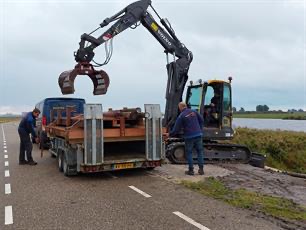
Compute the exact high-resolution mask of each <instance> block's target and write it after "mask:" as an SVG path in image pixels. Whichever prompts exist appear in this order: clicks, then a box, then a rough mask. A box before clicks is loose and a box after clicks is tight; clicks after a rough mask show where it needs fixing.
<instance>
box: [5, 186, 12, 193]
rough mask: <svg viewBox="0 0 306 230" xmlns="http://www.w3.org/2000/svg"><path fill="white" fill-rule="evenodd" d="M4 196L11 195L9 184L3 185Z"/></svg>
mask: <svg viewBox="0 0 306 230" xmlns="http://www.w3.org/2000/svg"><path fill="white" fill-rule="evenodd" d="M5 194H11V184H5Z"/></svg>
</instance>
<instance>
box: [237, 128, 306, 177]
mask: <svg viewBox="0 0 306 230" xmlns="http://www.w3.org/2000/svg"><path fill="white" fill-rule="evenodd" d="M235 131H236V134H235V137H234V139H233V140H232V141H231V142H233V143H237V144H242V145H246V146H248V147H249V148H250V149H251V150H252V152H258V153H262V154H265V155H267V160H266V165H268V166H271V167H274V168H278V169H281V170H286V171H292V172H297V173H306V133H304V132H292V131H272V130H258V129H248V128H237V129H236V130H235Z"/></svg>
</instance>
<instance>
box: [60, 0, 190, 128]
mask: <svg viewBox="0 0 306 230" xmlns="http://www.w3.org/2000/svg"><path fill="white" fill-rule="evenodd" d="M149 6H150V7H151V8H152V9H153V11H154V12H155V13H156V14H157V12H156V11H155V9H154V8H153V7H152V5H151V0H141V1H137V2H134V3H132V4H130V5H128V6H127V7H125V8H124V9H123V10H121V11H119V12H118V13H116V14H115V15H113V16H112V17H110V18H106V19H104V20H103V22H102V23H101V24H100V27H99V28H103V27H105V26H108V25H109V24H110V23H112V22H114V24H113V25H112V26H111V27H110V28H109V29H107V30H106V31H105V32H104V33H103V34H102V35H100V36H99V37H97V38H96V37H94V36H92V35H91V34H83V35H82V36H81V41H80V43H79V49H78V51H77V52H75V54H74V56H75V60H76V62H77V63H78V64H77V65H76V66H75V68H74V69H73V70H70V71H65V72H63V73H62V74H61V75H60V77H59V85H60V88H61V91H62V93H63V94H71V93H74V80H75V78H76V76H77V75H88V76H89V77H90V78H91V79H92V81H93V84H94V92H93V93H94V95H101V94H105V93H106V92H107V87H108V85H109V77H108V75H107V73H106V72H104V71H103V70H95V69H94V66H93V65H92V64H91V62H94V60H93V58H94V56H95V53H94V49H95V48H96V47H98V46H100V45H102V44H103V43H107V42H108V41H109V40H111V39H112V38H114V37H115V36H116V35H118V34H119V33H121V32H123V31H124V30H126V29H128V28H135V27H137V26H138V24H139V23H141V24H142V25H143V26H144V27H145V28H146V29H147V30H148V31H149V32H150V33H151V34H152V35H153V36H154V37H155V38H156V40H157V41H158V42H159V43H160V44H161V45H162V46H163V47H164V49H165V53H166V55H167V62H168V63H167V66H166V67H167V73H168V81H167V89H166V108H165V115H164V124H163V125H164V127H168V128H169V127H171V126H172V125H173V124H174V122H175V119H176V117H177V114H178V109H177V105H178V103H179V102H180V101H181V100H182V95H183V91H184V88H185V84H186V81H187V79H188V70H189V66H190V63H191V62H192V53H191V52H190V51H189V50H188V49H187V48H186V47H185V46H184V44H182V43H181V42H180V41H179V39H178V38H177V37H176V35H175V32H174V30H173V29H172V28H171V25H170V24H169V23H168V21H167V20H165V19H161V18H160V17H159V15H158V14H157V16H158V17H159V18H160V22H161V24H162V25H163V26H164V28H165V29H164V28H162V27H161V26H160V25H159V24H158V23H157V22H156V21H155V19H154V18H153V17H152V15H151V14H150V13H149V12H148V7H149ZM169 54H170V55H172V56H173V61H172V62H169V58H168V55H169ZM107 62H108V60H106V62H105V63H104V64H107ZM94 63H96V62H94ZM96 64H97V63H96ZM102 65H103V64H98V65H97V66H98V67H100V66H102ZM95 67H96V66H95Z"/></svg>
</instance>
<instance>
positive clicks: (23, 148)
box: [18, 108, 40, 165]
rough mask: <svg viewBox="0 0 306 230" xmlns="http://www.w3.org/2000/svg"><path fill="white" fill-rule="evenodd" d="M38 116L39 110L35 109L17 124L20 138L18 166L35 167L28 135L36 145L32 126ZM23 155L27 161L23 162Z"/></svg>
mask: <svg viewBox="0 0 306 230" xmlns="http://www.w3.org/2000/svg"><path fill="white" fill-rule="evenodd" d="M39 114H40V111H39V109H37V108H35V109H34V110H33V111H32V112H29V113H27V114H26V116H24V117H23V118H22V119H21V121H20V123H19V127H18V134H19V137H20V152H19V164H20V165H25V164H29V165H37V162H35V161H34V160H33V158H32V149H33V145H32V142H31V138H30V134H31V135H32V138H34V139H35V142H36V143H38V142H39V139H38V137H37V136H36V133H35V129H34V124H35V120H36V118H37V117H38V116H39ZM25 153H26V155H27V160H25Z"/></svg>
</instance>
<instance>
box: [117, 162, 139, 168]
mask: <svg viewBox="0 0 306 230" xmlns="http://www.w3.org/2000/svg"><path fill="white" fill-rule="evenodd" d="M130 168H134V163H122V164H115V165H114V169H130Z"/></svg>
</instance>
